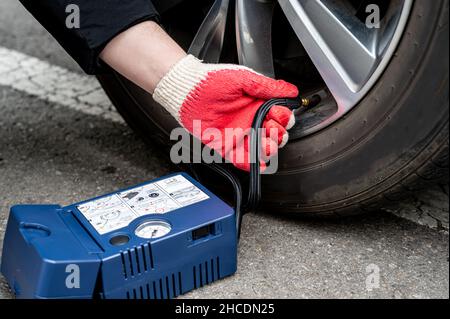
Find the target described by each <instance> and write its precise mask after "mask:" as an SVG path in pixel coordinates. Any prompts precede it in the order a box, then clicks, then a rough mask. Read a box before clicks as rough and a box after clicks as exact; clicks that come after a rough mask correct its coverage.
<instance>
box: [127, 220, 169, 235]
mask: <svg viewBox="0 0 450 319" xmlns="http://www.w3.org/2000/svg"><path fill="white" fill-rule="evenodd" d="M171 230H172V227H171V226H170V225H169V224H168V223H166V222H163V221H161V220H150V221H146V222H143V223H142V224H140V225H139V226H138V227H137V228H136V231H135V232H134V233H135V234H136V236H138V237H141V238H145V239H155V238H160V237H163V236H165V235H167V234H168V233H170V231H171Z"/></svg>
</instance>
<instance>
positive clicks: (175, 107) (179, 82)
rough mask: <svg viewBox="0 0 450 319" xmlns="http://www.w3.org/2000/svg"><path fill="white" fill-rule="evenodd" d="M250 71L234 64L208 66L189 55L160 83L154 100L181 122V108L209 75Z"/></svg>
mask: <svg viewBox="0 0 450 319" xmlns="http://www.w3.org/2000/svg"><path fill="white" fill-rule="evenodd" d="M226 69H231V70H239V69H245V70H250V69H248V68H246V67H242V66H239V65H233V64H207V63H203V62H202V61H201V60H199V59H197V58H196V57H194V56H193V55H190V54H189V55H187V56H186V57H184V58H183V59H181V60H180V61H178V62H177V63H176V64H175V65H174V66H173V67H172V68H171V69H170V71H169V72H168V73H167V74H166V75H165V76H164V77H163V78H162V79H161V81H159V83H158V85H157V86H156V88H155V91H154V93H153V99H154V100H155V101H156V102H158V103H159V104H161V105H162V106H163V107H164V108H165V109H166V110H167V111H168V112H169V113H170V114H171V115H172V116H173V117H174V118H175V119H176V120H177V121H178V123H180V124H182V123H181V120H180V108H181V106H182V105H183V103H184V102H185V101H186V100H187V99H188V98H189V95H190V93H191V92H193V91H194V89H195V87H196V86H198V85H199V84H200V83H201V82H202V81H204V80H206V79H207V77H208V74H209V73H210V72H214V71H220V70H226Z"/></svg>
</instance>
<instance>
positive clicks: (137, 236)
mask: <svg viewBox="0 0 450 319" xmlns="http://www.w3.org/2000/svg"><path fill="white" fill-rule="evenodd" d="M236 236H237V235H236V221H235V214H234V210H233V209H232V208H231V207H230V206H228V205H227V204H226V203H224V202H223V201H222V200H221V199H219V198H218V197H217V196H215V195H214V194H213V193H211V192H210V191H209V190H207V189H206V188H205V187H204V186H202V185H200V184H199V183H198V182H197V181H195V180H194V179H192V178H191V177H190V176H188V175H186V174H184V173H177V174H172V175H169V176H166V177H162V178H159V179H155V180H153V181H151V182H148V183H144V184H141V185H137V186H135V187H132V188H128V189H125V190H122V191H119V192H115V193H111V194H108V195H105V196H100V197H97V198H94V199H92V200H88V201H85V202H81V203H77V204H73V205H70V206H66V207H61V206H59V205H19V206H14V207H12V208H11V211H10V216H9V219H8V224H7V228H6V234H5V238H4V243H3V253H2V263H1V272H2V274H3V275H4V276H5V278H6V280H7V282H8V284H9V286H10V288H11V290H12V291H13V293H14V294H15V295H16V297H17V298H105V299H109V298H114V299H117V298H127V299H135V298H136V299H141V298H142V299H163V298H173V297H176V296H178V295H180V294H183V293H186V292H188V291H190V290H193V289H195V288H198V287H201V286H203V285H205V284H209V283H211V282H213V281H215V280H218V279H221V278H223V277H226V276H229V275H232V274H234V273H235V272H236V263H237V237H236Z"/></svg>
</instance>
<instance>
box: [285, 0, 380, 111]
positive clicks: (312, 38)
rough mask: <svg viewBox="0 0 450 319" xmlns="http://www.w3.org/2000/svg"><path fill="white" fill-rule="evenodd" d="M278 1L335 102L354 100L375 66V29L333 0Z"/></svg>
mask: <svg viewBox="0 0 450 319" xmlns="http://www.w3.org/2000/svg"><path fill="white" fill-rule="evenodd" d="M278 2H279V3H280V6H281V8H282V9H283V12H284V13H285V15H286V17H287V19H288V21H289V23H290V24H291V26H292V28H293V30H294V31H295V33H296V35H297V37H298V38H299V39H300V41H301V42H302V45H303V46H304V48H305V50H306V51H307V52H308V54H309V56H310V58H311V59H312V61H313V63H314V65H315V66H316V68H317V70H318V71H319V73H320V74H321V76H322V78H323V80H324V81H325V83H326V84H327V86H328V88H329V89H330V91H331V93H332V94H333V95H334V97H335V99H336V101H337V103H338V105H339V106H340V107H344V108H345V106H349V105H352V104H354V102H355V99H356V98H357V94H355V93H357V92H358V91H359V90H360V89H361V88H362V86H363V85H364V83H366V82H367V80H368V78H369V77H370V75H371V73H372V72H373V69H374V66H376V62H377V56H376V52H377V49H376V45H375V43H376V42H377V41H376V33H375V31H373V30H376V29H369V28H367V27H366V26H365V25H364V23H362V22H361V21H359V20H358V19H357V18H356V17H355V16H354V15H353V14H349V12H346V11H345V8H343V6H339V5H336V4H335V3H334V1H326V0H322V1H321V0H305V1H299V0H279V1H278Z"/></svg>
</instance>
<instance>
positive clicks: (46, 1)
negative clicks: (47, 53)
mask: <svg viewBox="0 0 450 319" xmlns="http://www.w3.org/2000/svg"><path fill="white" fill-rule="evenodd" d="M20 2H21V3H22V4H23V5H24V6H25V8H27V10H28V11H30V12H31V14H32V15H33V16H34V17H35V18H36V19H37V20H38V21H39V22H40V23H41V24H42V25H43V26H44V28H46V29H47V30H48V31H49V32H50V33H51V34H52V35H53V37H54V38H55V39H56V40H57V41H58V42H59V43H60V44H61V45H62V47H63V48H64V49H65V50H66V51H67V52H68V53H69V54H70V55H71V56H72V58H73V59H75V61H77V63H78V64H79V65H80V66H81V68H82V69H83V70H84V71H85V72H86V73H88V74H96V73H100V72H101V70H102V65H101V63H100V61H99V59H98V55H99V54H100V52H101V50H102V49H103V48H104V47H105V46H106V44H107V43H108V42H109V41H110V40H111V39H112V38H114V37H115V36H116V35H117V34H119V33H121V32H122V31H125V30H126V29H128V28H130V27H132V26H133V25H135V24H137V23H140V22H142V21H145V20H156V21H158V13H157V12H156V9H155V7H154V6H153V4H152V3H151V1H150V0H20ZM70 4H75V5H77V6H78V7H79V11H80V19H79V21H80V27H79V28H68V27H67V26H66V19H67V17H68V16H69V14H70V12H69V13H67V12H66V8H67V6H68V5H70Z"/></svg>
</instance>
